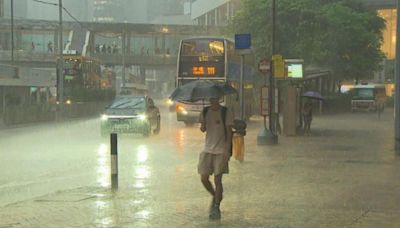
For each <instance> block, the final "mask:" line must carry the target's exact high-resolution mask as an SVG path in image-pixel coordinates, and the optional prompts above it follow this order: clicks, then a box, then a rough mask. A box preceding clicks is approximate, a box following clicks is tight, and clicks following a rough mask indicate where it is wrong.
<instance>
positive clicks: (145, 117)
mask: <svg viewBox="0 0 400 228" xmlns="http://www.w3.org/2000/svg"><path fill="white" fill-rule="evenodd" d="M138 118H139V120H141V121H145V120H146V119H147V116H146V114H140V115H138Z"/></svg>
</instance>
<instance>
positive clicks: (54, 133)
mask: <svg viewBox="0 0 400 228" xmlns="http://www.w3.org/2000/svg"><path fill="white" fill-rule="evenodd" d="M162 113H163V115H162V116H163V119H162V130H161V134H160V135H157V136H152V137H150V138H144V137H142V136H140V135H139V136H123V137H121V138H120V140H119V166H120V170H119V171H120V172H119V180H120V181H119V189H118V191H117V192H113V191H110V176H109V172H110V168H109V164H110V156H109V154H108V153H109V151H108V146H107V143H108V140H107V139H102V138H100V137H99V136H98V135H99V134H98V132H99V128H98V125H99V122H98V120H96V119H90V120H80V121H74V122H70V123H63V124H56V125H54V124H44V125H39V126H31V127H24V128H17V129H8V130H1V131H0V145H1V147H0V148H1V151H0V154H1V155H0V156H1V159H0V162H1V164H0V169H1V170H0V171H1V172H2V174H1V175H0V199H1V202H2V205H4V204H8V203H11V202H16V201H20V202H18V203H14V204H8V205H6V206H2V207H0V227H54V224H55V225H57V226H58V227H285V228H286V227H307V228H309V227H318V228H319V227H360V228H361V227H362V228H365V227H398V224H400V218H399V216H398V214H399V213H400V204H399V202H400V193H399V191H398V189H400V182H399V179H400V159H399V156H396V155H395V153H394V150H393V138H394V137H393V132H394V131H393V110H387V111H385V113H384V115H383V116H382V118H381V119H378V117H377V115H375V114H373V113H370V114H366V113H355V114H351V113H345V114H337V115H322V116H320V115H315V117H314V119H313V125H312V132H311V136H298V137H285V136H281V137H280V138H279V140H280V141H279V145H276V146H257V145H256V137H257V134H258V132H259V130H260V125H261V124H262V119H260V118H254V119H252V120H251V121H250V122H249V123H248V134H247V136H246V138H245V140H246V155H245V161H244V162H243V163H240V162H238V161H235V160H234V159H232V161H231V162H230V172H231V173H230V174H229V175H227V176H224V189H225V198H224V201H223V203H222V220H221V222H218V223H215V222H210V221H208V218H207V209H208V206H209V203H210V196H209V195H208V194H207V193H206V192H205V190H204V189H203V187H202V186H201V183H200V181H199V177H198V175H197V174H196V163H197V158H198V152H199V150H200V149H201V148H202V146H203V137H202V134H201V133H200V132H199V131H198V129H197V128H196V127H191V128H186V127H184V126H183V125H182V124H179V123H176V121H175V116H174V114H173V113H168V112H165V111H164V110H162ZM26 141H28V142H26ZM3 148H5V149H4V150H3ZM21 200H22V201H21Z"/></svg>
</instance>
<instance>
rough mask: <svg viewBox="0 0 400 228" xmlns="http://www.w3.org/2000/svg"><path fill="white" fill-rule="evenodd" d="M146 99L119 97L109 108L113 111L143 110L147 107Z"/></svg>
mask: <svg viewBox="0 0 400 228" xmlns="http://www.w3.org/2000/svg"><path fill="white" fill-rule="evenodd" d="M145 105H146V102H145V99H144V98H143V97H119V98H116V99H115V100H114V101H113V103H112V104H111V105H110V107H109V108H111V109H126V108H128V109H130V108H134V109H142V108H145V107H146V106H145Z"/></svg>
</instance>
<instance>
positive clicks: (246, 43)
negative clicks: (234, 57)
mask: <svg viewBox="0 0 400 228" xmlns="http://www.w3.org/2000/svg"><path fill="white" fill-rule="evenodd" d="M250 48H251V35H250V33H245V34H235V49H240V50H241V49H250Z"/></svg>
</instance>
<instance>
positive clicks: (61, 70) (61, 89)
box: [57, 0, 64, 118]
mask: <svg viewBox="0 0 400 228" xmlns="http://www.w3.org/2000/svg"><path fill="white" fill-rule="evenodd" d="M62 10H63V6H62V0H58V11H59V35H58V51H59V56H58V59H59V61H58V77H59V80H58V88H57V89H58V95H59V97H58V102H59V105H60V109H59V113H58V114H57V115H58V116H57V118H60V117H61V116H62V114H63V109H64V57H63V50H64V47H63V26H62Z"/></svg>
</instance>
